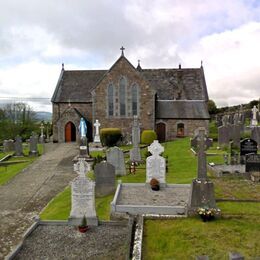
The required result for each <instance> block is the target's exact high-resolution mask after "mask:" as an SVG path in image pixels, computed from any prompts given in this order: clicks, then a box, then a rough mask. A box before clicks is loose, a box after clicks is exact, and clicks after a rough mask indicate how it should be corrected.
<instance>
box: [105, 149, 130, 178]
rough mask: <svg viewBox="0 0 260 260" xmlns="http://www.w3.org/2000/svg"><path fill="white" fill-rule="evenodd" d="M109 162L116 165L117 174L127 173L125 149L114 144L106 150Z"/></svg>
mask: <svg viewBox="0 0 260 260" xmlns="http://www.w3.org/2000/svg"><path fill="white" fill-rule="evenodd" d="M106 157H107V162H109V163H111V164H112V165H113V166H114V167H115V172H116V176H123V175H126V168H125V158H124V153H123V151H122V150H121V149H120V148H118V147H117V146H114V147H112V148H110V149H108V150H107V151H106Z"/></svg>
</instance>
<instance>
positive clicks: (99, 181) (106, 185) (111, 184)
mask: <svg viewBox="0 0 260 260" xmlns="http://www.w3.org/2000/svg"><path fill="white" fill-rule="evenodd" d="M94 172H95V181H96V196H97V197H103V196H106V195H109V194H112V193H114V192H115V188H116V186H115V181H116V175H115V167H114V166H113V165H112V164H110V163H108V162H105V161H103V162H101V163H98V164H96V165H95V168H94Z"/></svg>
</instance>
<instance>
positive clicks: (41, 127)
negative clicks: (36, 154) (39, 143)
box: [40, 123, 44, 138]
mask: <svg viewBox="0 0 260 260" xmlns="http://www.w3.org/2000/svg"><path fill="white" fill-rule="evenodd" d="M40 129H41V137H42V138H43V130H44V125H43V123H41V126H40Z"/></svg>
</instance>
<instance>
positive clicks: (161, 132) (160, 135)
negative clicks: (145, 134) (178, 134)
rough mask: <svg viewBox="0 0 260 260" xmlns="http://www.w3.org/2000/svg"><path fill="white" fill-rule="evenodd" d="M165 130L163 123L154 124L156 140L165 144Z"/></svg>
mask: <svg viewBox="0 0 260 260" xmlns="http://www.w3.org/2000/svg"><path fill="white" fill-rule="evenodd" d="M165 130H166V126H165V124H164V123H158V124H156V133H157V139H158V141H159V142H160V143H161V142H165V136H166V131H165Z"/></svg>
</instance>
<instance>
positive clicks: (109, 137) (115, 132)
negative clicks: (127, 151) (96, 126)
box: [100, 128, 122, 147]
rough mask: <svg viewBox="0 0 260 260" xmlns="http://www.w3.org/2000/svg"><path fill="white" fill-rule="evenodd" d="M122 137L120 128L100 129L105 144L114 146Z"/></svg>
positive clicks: (102, 141)
mask: <svg viewBox="0 0 260 260" xmlns="http://www.w3.org/2000/svg"><path fill="white" fill-rule="evenodd" d="M121 138H122V133H121V130H120V129H119V128H103V129H101V130H100V139H101V143H102V145H104V146H108V147H111V146H114V145H116V143H117V142H118V141H119V140H120V139H121Z"/></svg>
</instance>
